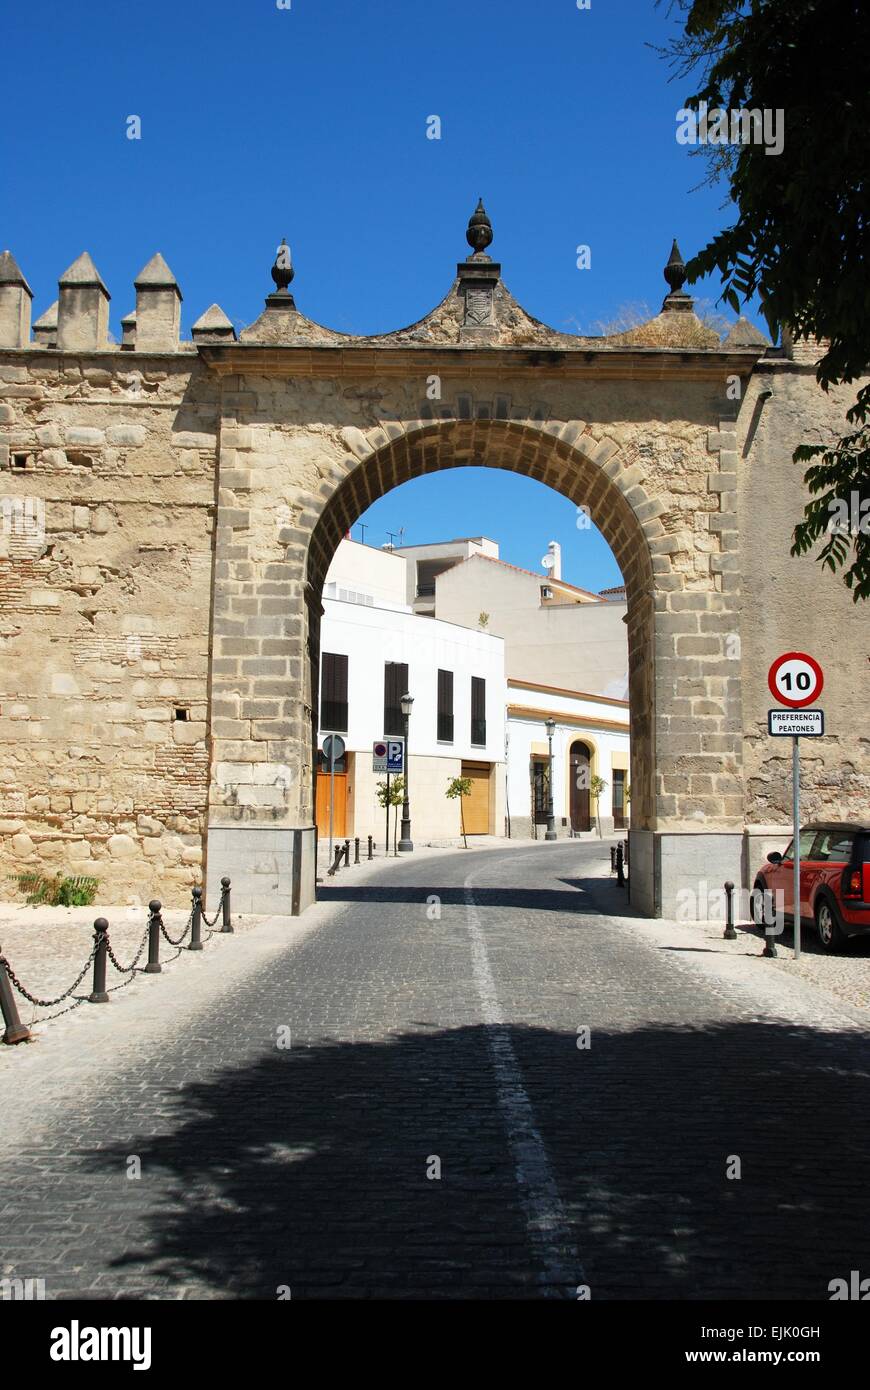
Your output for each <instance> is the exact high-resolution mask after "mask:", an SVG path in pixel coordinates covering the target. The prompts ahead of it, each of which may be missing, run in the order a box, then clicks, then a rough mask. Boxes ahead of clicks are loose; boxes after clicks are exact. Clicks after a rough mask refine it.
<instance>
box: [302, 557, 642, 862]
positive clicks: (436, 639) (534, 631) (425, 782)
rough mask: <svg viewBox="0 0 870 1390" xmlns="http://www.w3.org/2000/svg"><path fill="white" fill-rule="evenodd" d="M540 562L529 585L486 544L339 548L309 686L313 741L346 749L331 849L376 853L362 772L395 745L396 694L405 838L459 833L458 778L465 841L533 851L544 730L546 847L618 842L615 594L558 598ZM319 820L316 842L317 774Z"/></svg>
mask: <svg viewBox="0 0 870 1390" xmlns="http://www.w3.org/2000/svg"><path fill="white" fill-rule="evenodd" d="M548 553H549V555H550V556H551V557H552V563H551V564H550V565H549V567H548V570H547V571H546V572H545V573H543V574H541V575H537V574H534V573H533V572H532V571H530V570H523V569H520V568H518V567H517V566H515V565H509V564H506V563H505V562H503V561H502V560H500V559H499V557H498V545H497V544H496V542H495V541H491V540H488V539H487V538H486V537H476V538H466V539H462V540H457V541H447V542H443V543H440V544H436V543H433V544H431V545H426V546H409V547H405V548H403V549H402V550H400V551H391V550H378V549H375V548H374V547H372V546H366V545H359V544H357V543H356V542H353V541H349V540H345V541H342V543H341V545H340V546H339V548H338V551H337V552H336V555H335V558H334V560H333V562H332V565H331V567H330V570H329V574H328V575H327V581H326V584H325V586H324V599H323V605H324V610H325V615H324V618H323V621H322V630H321V653H322V656H321V682H320V730H321V742H322V736H323V734H325V733H327V732H339V733H341V735H342V737H343V738H344V739H345V742H346V744H347V753H348V756H347V758H346V760H345V761H344V763H342V765H341V766H340V768H339V773H338V780H337V798H336V805H337V814H336V817H335V833H336V834H337V835H339V836H340V837H341V838H344V837H345V836H355V835H359V836H360V837H365V836H366V835H369V834H371V835H373V836H374V838H375V840H376V841H377V842H378V843H382V841H383V838H384V834H385V815H384V812H383V811H382V810H381V809H380V807H379V806H378V804H377V799H376V790H377V783H378V781H380V780H383V774H374V773H373V772H372V766H371V765H372V756H371V749H372V744H373V742H374V741H375V740H378V739H381V738H383V737H384V736H385V735H389V734H397V733H401V730H402V719H401V715H400V713H399V710H398V702H399V699H400V697H401V695H402V694H404V693H405V689H406V688H407V690H408V691H409V693H410V694H411V695H413V697H414V706H413V713H412V716H411V723H410V745H411V769H410V774H411V777H410V790H411V812H412V835H413V837H414V838H416V839H419V840H420V841H421V842H426V841H433V840H435V841H437V840H445V839H452V838H455V837H456V836H458V835H459V833H460V814H459V806H458V803H457V802H450V801H448V800H447V799H446V797H445V796H444V790H445V788H446V785H447V782H448V780H449V779H450V778H452V777H458V776H460V775H463V776H468V777H470V778H471V779H472V788H473V792H472V797H471V798H468V799H467V800H466V801H465V802H464V805H463V809H464V812H465V817H466V826H467V829H468V830H469V831H470V832H471V833H472V834H481V833H488V834H495V835H502V834H509V835H511V836H512V837H514V838H527V837H532V838H542V837H543V835H544V833H545V830H546V826H547V790H548V783H547V778H548V771H549V743H548V738H547V731H546V721H547V719H549V718H552V719H553V720H554V721H555V733H554V737H553V812H554V821H555V827H554V828H555V830H556V834H557V835H558V836H559V837H560V838H561V837H563V836H567V835H571V834H583V833H590V834H595V833H597V831H598V830H599V829H600V830H601V832H602V833H603V834H607V833H609V832H611V831H612V830H614V829H616V830H621V829H623V828H625V826H626V825H627V817H628V809H629V797H630V788H629V783H628V772H629V757H628V750H629V709H628V702H627V699H626V698H625V697H626V694H627V662H628V650H627V641H626V631H625V624H624V622H623V618H624V614H625V594H624V591H621V590H620V589H618V588H616V589H611V590H608V591H607V593H606V595H599V594H594V593H591V592H589V591H588V590H585V589H579V588H577V587H576V586H575V585H572V584H568V583H567V582H566V581H564V580H562V579H561V575H560V557H559V555H558V547H557V546H556V545H555V543H551V545H550V549H549V552H548ZM421 566H425V568H422V569H421ZM421 574H422V575H423V576H424V578H423V579H422V581H421V578H420V576H421ZM421 585H422V588H423V589H424V590H425V592H424V593H423V594H421V593H420V592H419V591H420V588H421ZM432 589H434V595H433V593H431V592H430V590H432ZM433 610H434V611H433ZM430 614H431V616H430ZM481 615H484V617H485V625H484V626H481V621H482V616H481ZM390 663H393V665H392V666H391V665H390ZM506 677H507V679H506ZM400 687H401V688H400ZM482 725H485V727H482ZM599 778H600V779H601V780H602V782H603V784H604V785H603V786H601V785H600V784H599V783H598V782H597V780H596V779H599ZM596 788H598V794H597V795H596ZM317 819H318V826H319V828H320V831H321V834H323V833H325V832H326V830H327V828H328V778H327V777H326V776H325V773H324V772H323V771H321V772H319V775H318V798H317Z"/></svg>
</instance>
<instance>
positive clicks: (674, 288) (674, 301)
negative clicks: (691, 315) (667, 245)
mask: <svg viewBox="0 0 870 1390" xmlns="http://www.w3.org/2000/svg"><path fill="white" fill-rule="evenodd" d="M662 274H663V275H664V277H665V279H666V280H667V282H668V285H669V286H670V294H667V295H665V301H664V304H663V305H662V308H663V309H691V308H692V306H693V305H694V303H695V301H694V299H692V297H691V295H688V294H686V292H685V290H684V289H683V286H684V285H685V283H686V263H685V261H684V260H683V253H682V252H681V250H680V248H679V246H678V245H677V239H676V237H674V244H673V246H672V247H671V254H670V256H669V257H668V263H667V265H666V266H665V268H664V270H663V271H662Z"/></svg>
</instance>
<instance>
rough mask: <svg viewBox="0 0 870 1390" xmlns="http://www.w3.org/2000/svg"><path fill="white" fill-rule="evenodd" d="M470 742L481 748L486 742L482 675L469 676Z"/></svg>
mask: <svg viewBox="0 0 870 1390" xmlns="http://www.w3.org/2000/svg"><path fill="white" fill-rule="evenodd" d="M471 742H472V743H473V744H476V745H478V746H479V747H481V748H482V747H483V746H484V744H485V743H486V681H485V680H484V679H483V677H482V676H472V677H471Z"/></svg>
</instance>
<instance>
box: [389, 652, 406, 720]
mask: <svg viewBox="0 0 870 1390" xmlns="http://www.w3.org/2000/svg"><path fill="white" fill-rule="evenodd" d="M407 691H408V667H407V664H406V663H405V662H404V661H388V662H387V663H386V664H385V666H384V737H385V738H389V737H390V735H391V734H393V735H398V736H399V737H401V736H402V735H404V732H405V721H404V719H403V717H402V705H401V700H402V696H403V695H405V694H407Z"/></svg>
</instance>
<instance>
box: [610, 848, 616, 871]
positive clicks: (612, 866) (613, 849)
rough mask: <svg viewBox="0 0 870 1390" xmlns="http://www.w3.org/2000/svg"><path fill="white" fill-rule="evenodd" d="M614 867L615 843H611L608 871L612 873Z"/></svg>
mask: <svg viewBox="0 0 870 1390" xmlns="http://www.w3.org/2000/svg"><path fill="white" fill-rule="evenodd" d="M615 868H616V845H611V846H610V872H611V873H613V871H614V869H615Z"/></svg>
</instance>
